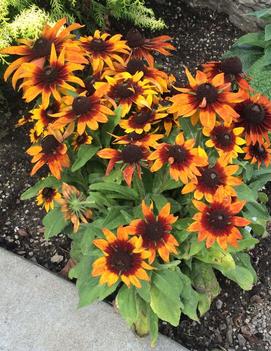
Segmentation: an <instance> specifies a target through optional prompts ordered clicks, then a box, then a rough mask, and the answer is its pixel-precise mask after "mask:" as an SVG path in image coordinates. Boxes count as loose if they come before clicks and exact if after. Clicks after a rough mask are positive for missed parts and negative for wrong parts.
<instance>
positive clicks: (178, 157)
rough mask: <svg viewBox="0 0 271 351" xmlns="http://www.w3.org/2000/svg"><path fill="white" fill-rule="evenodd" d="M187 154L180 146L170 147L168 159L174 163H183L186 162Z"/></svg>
mask: <svg viewBox="0 0 271 351" xmlns="http://www.w3.org/2000/svg"><path fill="white" fill-rule="evenodd" d="M187 156H188V152H187V150H186V149H185V148H184V147H182V146H180V145H170V147H169V150H168V157H172V158H173V159H174V162H177V163H183V162H185V161H186V160H187Z"/></svg>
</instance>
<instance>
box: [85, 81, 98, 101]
mask: <svg viewBox="0 0 271 351" xmlns="http://www.w3.org/2000/svg"><path fill="white" fill-rule="evenodd" d="M84 83H85V87H86V89H87V96H90V95H93V94H94V93H95V91H96V90H95V88H94V83H95V80H94V78H93V77H88V78H86V79H85V80H84Z"/></svg>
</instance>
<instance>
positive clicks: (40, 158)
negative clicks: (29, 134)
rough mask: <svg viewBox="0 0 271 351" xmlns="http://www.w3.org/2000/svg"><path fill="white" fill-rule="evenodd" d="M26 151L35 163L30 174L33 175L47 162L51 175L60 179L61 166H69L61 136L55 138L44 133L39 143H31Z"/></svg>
mask: <svg viewBox="0 0 271 351" xmlns="http://www.w3.org/2000/svg"><path fill="white" fill-rule="evenodd" d="M26 152H27V153H28V154H29V155H31V156H33V158H32V161H31V162H32V163H36V164H35V166H34V167H33V169H32V171H31V175H34V174H35V173H36V172H37V171H38V170H39V169H40V168H41V167H42V166H44V165H46V164H47V165H48V167H49V169H50V171H51V173H52V175H53V176H55V177H56V178H57V179H60V178H61V175H60V173H61V171H62V168H63V167H69V166H70V160H69V156H68V155H67V146H66V145H65V144H63V140H61V138H59V137H58V139H56V137H55V136H54V135H52V134H49V135H46V137H44V138H43V139H42V140H41V142H40V145H33V146H31V147H30V148H29V149H28V150H27V151H26Z"/></svg>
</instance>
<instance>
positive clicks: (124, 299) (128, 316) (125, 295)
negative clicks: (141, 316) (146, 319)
mask: <svg viewBox="0 0 271 351" xmlns="http://www.w3.org/2000/svg"><path fill="white" fill-rule="evenodd" d="M116 303H117V307H118V309H119V312H120V314H121V316H122V317H123V318H124V319H125V320H126V322H127V323H128V325H129V326H131V325H132V324H133V323H134V322H135V321H136V319H137V302H136V289H135V288H134V287H133V286H131V287H130V288H128V287H127V286H126V285H123V286H122V287H121V288H120V290H119V292H118V295H117V297H116Z"/></svg>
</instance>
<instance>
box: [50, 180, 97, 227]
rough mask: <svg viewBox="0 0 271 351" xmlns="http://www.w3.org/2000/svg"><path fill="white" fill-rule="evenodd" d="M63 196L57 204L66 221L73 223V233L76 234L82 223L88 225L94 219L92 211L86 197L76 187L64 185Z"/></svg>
mask: <svg viewBox="0 0 271 351" xmlns="http://www.w3.org/2000/svg"><path fill="white" fill-rule="evenodd" d="M62 195H63V198H62V197H61V198H60V199H57V202H58V203H59V205H60V206H61V212H62V213H63V216H64V218H65V220H66V221H71V222H72V224H73V231H74V232H75V233H76V232H77V231H78V229H79V227H80V223H81V222H82V223H88V221H89V219H90V218H91V217H92V211H91V209H89V208H88V203H87V201H85V196H84V195H83V194H82V193H81V192H80V191H79V190H78V189H76V188H75V187H74V186H72V185H69V184H67V183H63V184H62Z"/></svg>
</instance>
